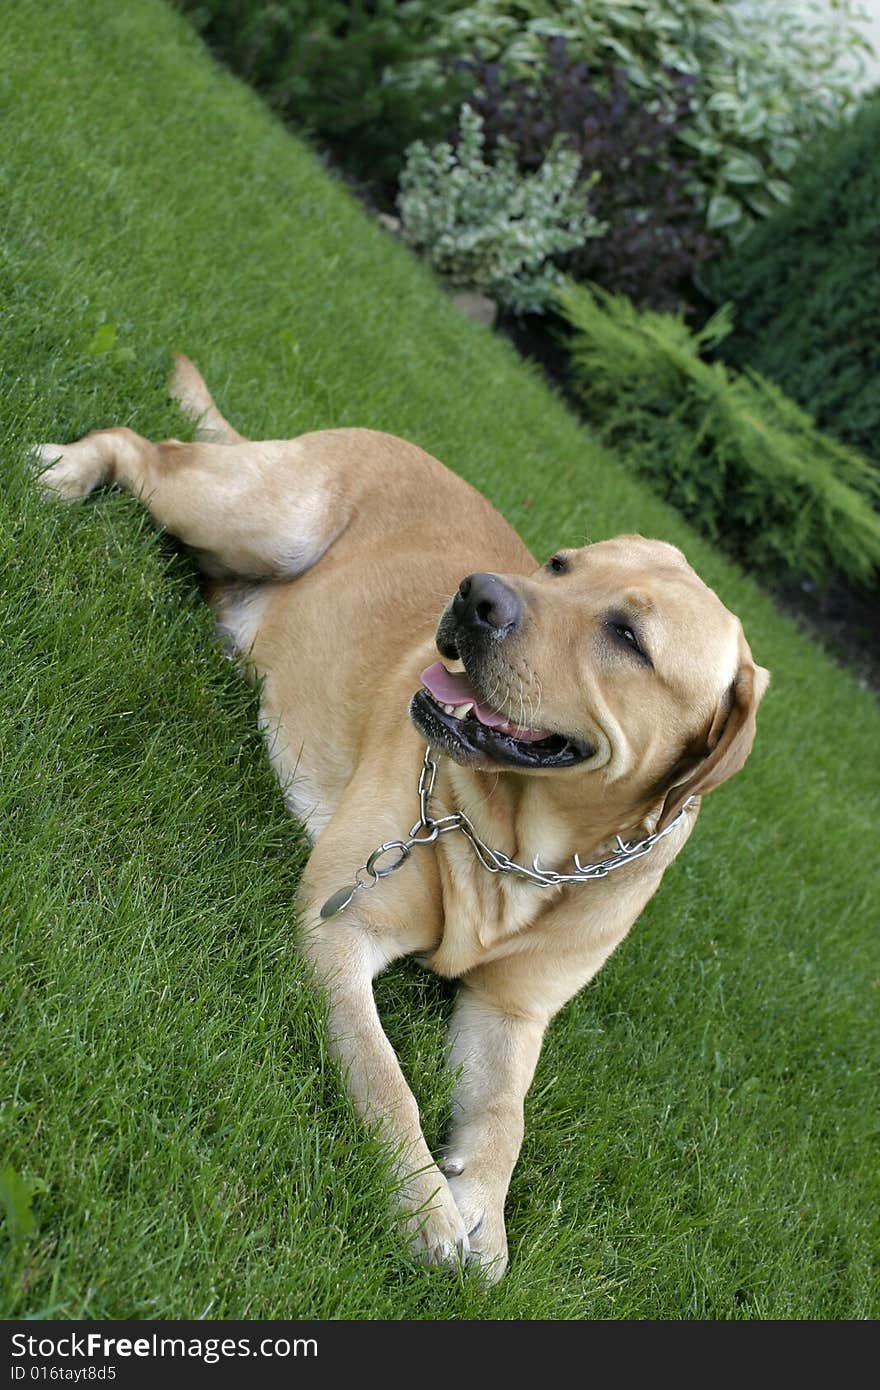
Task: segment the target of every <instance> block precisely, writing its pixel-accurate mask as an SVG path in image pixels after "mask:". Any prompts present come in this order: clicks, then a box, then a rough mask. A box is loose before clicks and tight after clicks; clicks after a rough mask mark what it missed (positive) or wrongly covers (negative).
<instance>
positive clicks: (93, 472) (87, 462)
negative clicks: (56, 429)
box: [32, 439, 105, 502]
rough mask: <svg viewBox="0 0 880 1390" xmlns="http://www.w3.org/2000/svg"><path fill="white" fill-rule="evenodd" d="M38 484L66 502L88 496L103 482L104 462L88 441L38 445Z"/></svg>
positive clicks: (45, 490)
mask: <svg viewBox="0 0 880 1390" xmlns="http://www.w3.org/2000/svg"><path fill="white" fill-rule="evenodd" d="M32 453H33V459H34V463H35V465H36V467H37V469H38V470H39V472H38V476H37V483H38V484H39V486H40V487H41V488H42V489H43V491H44V492H46V493H48V494H49V495H51V496H53V497H55V498H58V499H59V500H60V501H62V502H76V501H78V500H79V499H80V498H81V497H87V496H88V494H89V493H90V492H91V491H92V489H93V488H96V487H97V486H98V484H99V483H101V482H102V481H103V477H104V471H105V469H104V463H103V461H102V459H101V458H100V457H99V455H98V451H97V450H96V449H95V448H94V446H93V445H92V444H91V442H90V441H89V440H88V439H81V440H80V441H79V443H77V444H37V445H36V446H35V447H34V449H33V451H32Z"/></svg>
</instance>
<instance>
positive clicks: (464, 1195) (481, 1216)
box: [444, 1160, 507, 1284]
mask: <svg viewBox="0 0 880 1390" xmlns="http://www.w3.org/2000/svg"><path fill="white" fill-rule="evenodd" d="M444 1167H445V1171H447V1172H448V1173H449V1190H450V1192H451V1193H452V1195H453V1197H454V1199H455V1205H456V1206H457V1207H458V1210H459V1212H460V1213H461V1216H462V1220H463V1221H464V1224H465V1228H466V1230H467V1233H468V1244H469V1246H470V1249H469V1252H468V1257H467V1258H468V1264H470V1265H474V1266H476V1267H477V1268H478V1269H479V1272H480V1274H481V1275H482V1277H483V1278H484V1279H485V1280H487V1282H488V1283H490V1284H497V1282H498V1280H499V1279H500V1278H501V1277H502V1275H503V1274H504V1271H505V1270H506V1268H507V1231H506V1229H505V1226H504V1201H503V1200H502V1201H500V1202H499V1201H498V1200H497V1198H495V1197H494V1196H493V1195H492V1193H491V1192H490V1191H489V1190H488V1189H487V1188H485V1187H483V1186H482V1185H481V1184H480V1183H479V1181H477V1180H474V1179H471V1178H469V1177H468V1175H467V1171H464V1172H459V1173H458V1174H456V1172H455V1168H456V1167H458V1165H457V1164H456V1163H455V1161H454V1160H450V1161H449V1163H448V1164H446V1165H444Z"/></svg>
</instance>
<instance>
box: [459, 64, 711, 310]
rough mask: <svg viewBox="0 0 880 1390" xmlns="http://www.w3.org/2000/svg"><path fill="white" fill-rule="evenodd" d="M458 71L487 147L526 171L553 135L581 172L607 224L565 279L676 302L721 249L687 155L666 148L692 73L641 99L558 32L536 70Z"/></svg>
mask: <svg viewBox="0 0 880 1390" xmlns="http://www.w3.org/2000/svg"><path fill="white" fill-rule="evenodd" d="M467 72H468V75H469V80H470V81H471V82H472V84H473V85H474V88H475V91H476V93H477V94H476V95H475V96H474V97H472V98H471V105H472V106H473V108H474V110H475V111H477V112H478V113H479V114H480V115H481V116H482V117H483V120H484V122H485V132H486V143H487V148H488V149H489V150H490V151H491V150H493V149H494V148H495V146H496V145H497V143H498V141H499V140H500V139H502V138H504V139H507V140H509V141H510V142H511V144H512V145H513V146H514V148H515V151H516V157H517V163H518V165H519V167H520V169H522V170H523V171H525V172H532V171H533V170H535V169H537V168H538V167H539V166H540V164H541V162H542V161H543V159H544V157H545V155H546V153H547V149H548V148H549V146H550V145H551V143H552V141H553V140H554V139H556V138H559V137H562V139H563V140H564V142H565V147H566V148H567V149H571V150H573V151H574V152H575V154H577V156H578V158H579V160H580V164H581V169H582V171H583V172H584V174H585V175H589V178H590V188H589V200H590V206H591V208H592V209H593V211H594V213H595V214H596V216H597V217H598V218H599V219H600V220H601V221H602V222H604V223H606V224H607V228H608V230H607V232H606V234H605V236H603V237H601V238H591V239H590V240H589V241H586V242H584V244H583V245H582V246H580V247H578V248H577V249H576V250H574V251H572V252H571V253H570V254H569V255H568V256H567V257H566V258H565V262H564V264H565V267H566V269H567V270H568V271H569V273H570V274H571V275H572V276H573V277H574V279H576V280H584V279H590V280H597V281H598V282H599V284H601V285H602V286H603V287H604V288H605V289H608V290H614V291H619V292H621V293H624V294H626V295H628V296H629V297H630V298H631V299H632V300H633V301H634V302H635V303H636V304H638V305H640V306H642V307H650V308H654V309H678V308H679V307H681V302H682V291H683V290H684V288H685V287H686V286H687V285H688V284H689V282H690V279H691V276H692V273H693V270H694V268H695V266H696V265H697V264H698V263H699V262H701V261H703V260H705V259H706V258H707V257H709V256H711V255H713V254H715V253H716V252H717V251H718V250H720V248H721V243H720V241H718V239H717V238H714V237H712V236H711V235H709V234H708V233H707V232H706V230H705V226H704V220H703V216H702V213H701V211H700V208H699V206H698V205H697V202H696V200H695V197H694V194H693V192H691V191H689V187H688V184H689V180H691V179H692V177H693V172H694V165H693V160H692V159H691V158H689V157H688V156H687V155H685V156H684V157H683V158H682V155H681V153H680V151H678V150H674V149H673V143H674V141H675V136H676V131H677V130H679V129H680V128H681V125H682V123H683V122H684V121H685V120H686V119H687V116H688V113H689V95H690V91H691V89H692V86H693V80H692V79H691V78H687V77H684V76H682V75H680V74H671V75H670V82H669V92H668V95H667V96H666V97H665V98H664V101H663V102H662V104H657V103H652V104H648V105H646V104H645V102H644V101H643V100H641V99H638V98H636V97H635V96H634V95H633V92H632V88H631V86H630V84H629V83H628V81H627V79H626V76H625V74H624V73H623V71H622V70H621V69H619V68H608V69H606V70H605V71H604V72H599V73H593V72H591V71H590V70H589V69H588V68H587V67H586V65H585V64H584V63H581V62H579V61H578V60H577V59H575V58H572V56H571V54H570V52H569V50H568V42H567V40H566V39H561V38H556V39H550V40H548V43H547V65H546V68H545V70H544V71H543V73H542V74H541V75H540V76H539V77H538V78H535V79H529V80H525V79H521V78H515V77H509V76H506V75H505V73H504V71H503V69H502V68H501V66H500V65H499V64H497V63H482V64H479V63H472V64H469V65H468V66H467ZM596 174H598V175H599V178H598V181H597V182H595V183H593V182H592V181H593V178H594V176H595V175H596Z"/></svg>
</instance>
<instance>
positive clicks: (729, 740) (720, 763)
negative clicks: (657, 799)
mask: <svg viewBox="0 0 880 1390" xmlns="http://www.w3.org/2000/svg"><path fill="white" fill-rule="evenodd" d="M769 683H770V672H769V671H765V669H764V667H763V666H756V665H755V663H754V661H753V660H752V657H751V653H750V652H749V650H748V647H746V645H745V642H743V651H742V657H741V665H740V668H739V670H738V671H737V673H736V676H735V677H734V680H733V684H732V685H731V687H730V689H729V690H728V691H727V692H726V693H725V696H724V698H723V699H722V700H721V701H720V703H719V705H718V708H717V710H716V711H715V716H714V718H713V720H712V723H711V726H710V728H709V732H708V734H707V735H706V743H705V748H706V753H705V755H704V756H703V757H702V758H701V759H700V761H699V762H698V763H697V765H696V767H693V766H692V768H691V771H690V772H689V773H688V776H687V778H686V780H685V781H684V782H679V784H678V785H677V786H675V787H671V788H670V789H669V791H668V792H667V795H666V800H665V801H664V803H663V810H662V811H661V812H660V819H659V821H658V822H657V829H658V830H665V828H666V826H667V825H670V824H671V823H672V821H674V820H675V817H676V816H677V815H678V813H679V811H680V810H681V808H682V806H683V805H684V803H685V802H686V801H687V799H688V797H689V796H704V795H705V794H706V792H711V791H714V789H715V788H716V787H720V786H721V783H722V782H726V781H727V779H728V777H732V776H733V774H734V773H735V772H739V770H740V768H741V767H742V765H743V763H744V762H745V760H746V758H747V757H748V756H749V753H750V752H751V751H752V744H753V743H754V741H755V726H756V719H755V717H756V715H757V712H758V705H759V704H760V703H761V700H762V698H763V696H764V692H765V690H766V689H767V686H768V685H769Z"/></svg>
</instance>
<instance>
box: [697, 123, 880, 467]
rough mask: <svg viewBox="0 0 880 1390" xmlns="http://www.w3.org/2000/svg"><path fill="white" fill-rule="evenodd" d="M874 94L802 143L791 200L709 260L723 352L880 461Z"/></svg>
mask: <svg viewBox="0 0 880 1390" xmlns="http://www.w3.org/2000/svg"><path fill="white" fill-rule="evenodd" d="M878 147H880V97H875V98H874V99H873V100H871V101H869V102H866V104H865V105H864V107H863V108H862V109H861V111H860V112H859V113H858V114H857V115H856V116H855V118H854V119H853V120H852V121H851V122H847V123H844V124H842V125H841V126H840V127H839V128H838V129H837V130H835V131H834V132H832V133H831V134H829V135H828V137H827V138H826V140H825V142H824V144H823V147H822V148H821V149H820V150H818V151H817V150H811V151H810V153H809V155H808V156H805V157H804V159H803V160H802V161H801V162H800V163H799V164H798V166H797V169H796V170H795V173H794V176H793V184H794V194H793V196H792V201H791V205H790V206H789V207H787V208H783V209H781V210H780V211H779V212H778V213H777V214H776V215H775V216H774V217H772V218H769V219H768V220H767V221H766V222H764V223H762V224H761V226H760V227H756V228H755V230H754V231H753V232H752V234H751V235H750V236H749V237H748V238H747V240H746V241H744V242H743V244H742V245H741V246H739V247H737V248H736V249H735V250H734V251H733V252H732V253H731V254H730V255H729V256H728V257H727V258H726V259H725V260H724V261H723V262H722V263H720V264H719V265H718V266H717V267H713V270H712V272H711V273H710V275H708V276H707V277H706V283H707V286H708V289H709V291H710V293H711V294H712V296H713V298H715V299H716V301H720V300H724V299H731V300H733V301H734V302H735V304H736V330H735V332H733V333H732V334H731V335H730V337H729V338H727V339H726V340H725V342H724V343H723V344H722V345H721V349H720V353H721V356H722V357H723V359H724V360H725V361H726V362H728V363H730V364H732V365H733V366H736V367H743V366H746V365H748V366H750V367H753V368H754V369H755V370H757V371H759V372H763V373H764V375H765V376H768V377H770V378H771V379H772V380H773V381H775V382H777V383H778V384H779V385H780V386H781V387H782V389H783V390H784V391H786V392H787V393H788V394H789V395H790V396H793V397H794V399H795V400H797V401H800V402H801V404H803V405H805V406H807V407H808V408H809V410H810V412H811V413H812V414H813V415H814V416H815V418H816V422H817V424H819V425H820V426H821V427H822V428H823V429H827V430H830V431H831V432H832V433H833V434H835V435H836V436H837V437H838V438H839V439H842V440H843V441H844V443H846V444H849V445H851V446H853V447H855V448H858V449H861V450H863V451H864V453H866V454H868V455H869V456H871V457H873V458H874V459H875V460H877V461H880V162H878V158H877V150H878Z"/></svg>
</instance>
